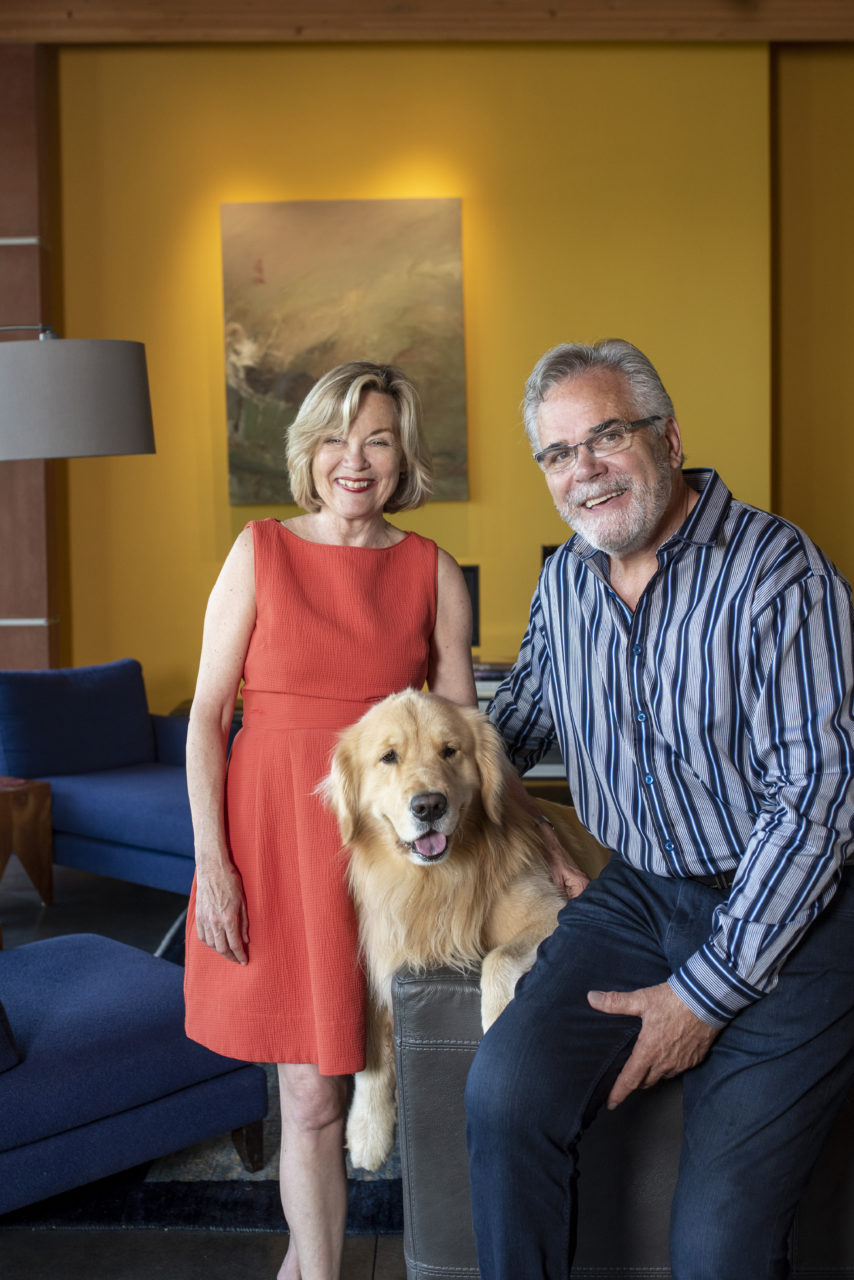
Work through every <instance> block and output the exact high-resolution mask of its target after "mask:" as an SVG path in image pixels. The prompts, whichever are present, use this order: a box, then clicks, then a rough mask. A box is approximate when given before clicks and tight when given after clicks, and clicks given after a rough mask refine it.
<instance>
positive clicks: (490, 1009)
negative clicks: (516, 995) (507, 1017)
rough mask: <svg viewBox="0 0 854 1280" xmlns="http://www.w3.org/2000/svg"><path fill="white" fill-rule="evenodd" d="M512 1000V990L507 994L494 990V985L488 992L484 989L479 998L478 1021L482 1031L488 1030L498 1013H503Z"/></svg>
mask: <svg viewBox="0 0 854 1280" xmlns="http://www.w3.org/2000/svg"><path fill="white" fill-rule="evenodd" d="M512 998H513V992H512V990H511V991H510V993H509V994H508V993H507V992H506V991H503V990H498V989H496V987H495V986H494V985H493V986H492V987H491V988H490V990H489V991H487V990H486V989H485V988H484V990H483V991H482V992H481V996H480V1021H481V1024H482V1025H483V1029H484V1031H488V1030H489V1028H490V1027H491V1026H492V1024H493V1022H494V1021H495V1019H496V1018H497V1017H498V1015H499V1013H503V1012H504V1010H505V1009H506V1008H507V1006H508V1004H509V1003H510V1001H511V1000H512Z"/></svg>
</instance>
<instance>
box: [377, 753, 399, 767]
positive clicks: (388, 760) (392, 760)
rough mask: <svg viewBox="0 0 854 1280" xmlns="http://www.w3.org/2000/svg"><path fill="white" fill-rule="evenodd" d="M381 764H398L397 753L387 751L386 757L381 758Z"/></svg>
mask: <svg viewBox="0 0 854 1280" xmlns="http://www.w3.org/2000/svg"><path fill="white" fill-rule="evenodd" d="M380 764H397V752H396V751H387V752H386V753H385V755H384V756H380Z"/></svg>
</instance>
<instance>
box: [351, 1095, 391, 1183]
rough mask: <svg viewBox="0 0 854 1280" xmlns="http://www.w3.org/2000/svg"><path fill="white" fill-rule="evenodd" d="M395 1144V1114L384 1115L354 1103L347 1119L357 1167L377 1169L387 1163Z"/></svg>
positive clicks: (353, 1163)
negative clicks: (358, 1106) (361, 1107)
mask: <svg viewBox="0 0 854 1280" xmlns="http://www.w3.org/2000/svg"><path fill="white" fill-rule="evenodd" d="M393 1146H394V1115H392V1116H391V1117H389V1116H384V1115H381V1114H378V1113H377V1112H376V1111H368V1110H365V1109H358V1108H357V1107H356V1106H355V1105H354V1106H353V1108H352V1109H351V1111H350V1115H349V1117H348V1119H347V1148H348V1150H349V1152H350V1162H351V1164H352V1165H353V1166H354V1167H355V1168H357V1169H370V1170H372V1171H375V1170H377V1169H379V1168H380V1166H381V1165H383V1164H385V1162H386V1160H387V1159H388V1158H389V1156H390V1155H391V1151H392V1147H393Z"/></svg>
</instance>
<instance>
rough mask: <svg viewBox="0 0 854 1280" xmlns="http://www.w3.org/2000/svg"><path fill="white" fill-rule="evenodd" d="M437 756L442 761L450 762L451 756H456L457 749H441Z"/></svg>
mask: <svg viewBox="0 0 854 1280" xmlns="http://www.w3.org/2000/svg"><path fill="white" fill-rule="evenodd" d="M439 754H440V755H441V757H442V759H443V760H450V758H451V756H455V755H456V754H457V748H456V747H443V748H442V750H441V751H440V752H439Z"/></svg>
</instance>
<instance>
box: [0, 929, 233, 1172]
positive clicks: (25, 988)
mask: <svg viewBox="0 0 854 1280" xmlns="http://www.w3.org/2000/svg"><path fill="white" fill-rule="evenodd" d="M183 976H184V971H183V969H182V968H181V967H180V966H179V965H175V964H171V963H170V962H169V961H168V960H160V959H158V958H157V957H156V956H151V955H148V954H147V953H146V952H144V951H139V950H137V948H136V947H129V946H126V945H125V944H124V943H123V942H115V941H113V940H112V939H111V938H103V937H100V936H98V935H96V934H69V935H66V936H64V937H59V938H46V939H44V940H43V941H41V942H31V943H28V944H26V945H24V946H20V947H13V948H12V949H11V950H9V951H2V952H0V987H2V989H3V996H4V1000H5V1001H6V1005H7V1007H8V1010H9V1016H10V1019H11V1021H12V1023H13V1024H14V1026H15V1034H16V1037H17V1039H18V1042H19V1044H20V1047H21V1050H22V1053H23V1057H24V1060H23V1061H22V1062H21V1064H20V1066H18V1067H17V1068H16V1069H15V1070H14V1071H12V1072H9V1073H8V1074H7V1075H3V1076H0V1114H2V1116H3V1123H2V1125H0V1150H3V1151H8V1150H11V1149H13V1148H15V1147H19V1146H23V1145H24V1144H26V1143H29V1142H36V1141H38V1140H40V1139H42V1138H46V1137H48V1136H50V1135H52V1134H57V1133H64V1132H66V1131H69V1130H71V1129H74V1128H76V1127H77V1126H79V1125H85V1124H91V1123H92V1122H93V1121H96V1120H99V1119H103V1118H104V1117H107V1116H112V1115H118V1114H120V1113H122V1112H125V1111H127V1110H129V1109H130V1108H132V1107H139V1106H143V1105H144V1104H146V1103H149V1102H151V1101H153V1100H155V1099H158V1098H162V1097H164V1096H166V1095H167V1094H172V1093H175V1092H177V1091H179V1090H183V1089H186V1088H188V1086H190V1085H193V1084H196V1083H197V1082H199V1081H202V1080H210V1079H213V1078H214V1077H216V1076H220V1075H223V1074H224V1073H225V1072H229V1071H234V1070H236V1069H237V1068H238V1067H242V1066H243V1065H244V1064H243V1063H238V1062H236V1061H235V1060H234V1059H232V1058H224V1057H221V1056H220V1055H219V1054H216V1053H212V1052H211V1051H210V1050H209V1049H205V1048H204V1047H203V1046H202V1045H200V1044H195V1043H194V1042H193V1041H191V1040H188V1039H187V1037H186V1035H185V1034H184V998H183V990H182V984H183Z"/></svg>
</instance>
